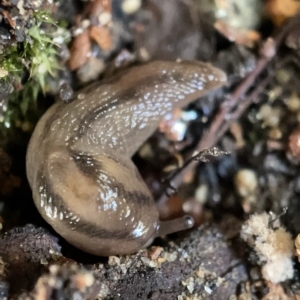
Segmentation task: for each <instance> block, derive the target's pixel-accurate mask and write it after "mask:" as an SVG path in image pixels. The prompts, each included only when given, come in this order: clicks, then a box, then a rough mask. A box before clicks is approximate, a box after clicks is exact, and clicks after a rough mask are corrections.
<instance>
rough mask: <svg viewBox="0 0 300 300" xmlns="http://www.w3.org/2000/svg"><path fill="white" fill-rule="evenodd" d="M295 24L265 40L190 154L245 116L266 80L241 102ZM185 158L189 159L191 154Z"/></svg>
mask: <svg viewBox="0 0 300 300" xmlns="http://www.w3.org/2000/svg"><path fill="white" fill-rule="evenodd" d="M299 23H300V14H298V15H296V16H295V17H294V18H292V19H291V20H290V22H289V23H287V25H286V26H284V28H283V29H282V30H281V31H280V32H279V34H278V35H277V36H276V37H275V38H274V39H273V38H268V39H267V40H266V41H265V42H264V43H263V44H262V47H261V53H260V58H259V59H258V62H257V65H256V67H255V68H254V70H253V71H252V72H251V73H250V74H249V75H248V76H247V77H246V78H245V79H244V80H243V81H242V82H241V83H240V84H239V86H238V87H237V88H236V90H235V91H234V92H233V93H232V94H231V95H230V96H229V97H227V99H226V100H225V102H224V103H223V104H222V105H221V107H220V108H219V110H218V112H217V113H216V115H215V117H214V120H213V121H212V123H211V126H210V128H209V129H208V130H207V131H206V132H205V133H204V135H203V136H202V138H201V140H200V142H199V143H198V145H197V146H196V148H195V150H194V151H193V152H195V151H196V152H200V151H203V150H204V149H208V148H211V147H213V146H214V145H216V143H217V142H218V141H219V140H220V138H221V137H222V136H223V135H224V133H225V132H226V131H227V130H228V129H229V127H230V125H231V124H232V122H234V121H236V120H237V119H239V118H240V117H241V115H242V114H243V113H244V112H245V110H246V109H247V108H248V107H249V105H251V103H252V102H253V101H254V99H256V98H257V97H258V95H259V94H260V93H261V92H262V90H263V89H264V88H265V86H266V85H267V83H268V82H269V79H268V78H266V79H265V80H264V81H263V82H262V83H261V84H259V85H258V86H257V87H255V88H254V90H253V91H252V93H251V94H250V95H248V97H246V98H245V99H244V96H245V95H246V93H247V92H248V91H249V89H250V88H251V87H252V86H253V83H254V82H255V80H256V79H257V78H258V76H259V75H260V74H261V73H262V72H263V70H265V68H266V67H267V65H268V63H269V62H270V60H272V58H273V57H274V56H275V54H276V52H277V49H278V47H279V46H280V45H281V43H282V42H283V40H284V39H285V37H286V36H287V34H288V33H289V32H290V31H291V30H292V29H294V28H295V26H299ZM189 156H191V154H190V155H189ZM190 162H191V161H190V160H189V161H188V165H187V166H186V167H185V168H184V170H182V169H181V170H180V171H181V172H176V174H175V176H174V177H173V178H172V179H171V180H170V183H171V184H172V187H174V188H175V189H176V188H177V187H178V186H179V185H180V183H181V182H182V178H183V176H184V173H186V172H189V171H192V170H193V168H194V164H193V163H190ZM166 199H167V197H166V195H164V194H163V195H161V197H160V198H159V199H158V205H160V206H161V205H163V203H164V202H165V201H166Z"/></svg>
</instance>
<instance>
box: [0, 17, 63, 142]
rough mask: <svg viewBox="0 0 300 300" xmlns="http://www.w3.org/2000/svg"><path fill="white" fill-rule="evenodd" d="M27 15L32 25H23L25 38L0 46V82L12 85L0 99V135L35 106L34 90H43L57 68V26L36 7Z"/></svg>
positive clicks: (36, 93)
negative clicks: (3, 46)
mask: <svg viewBox="0 0 300 300" xmlns="http://www.w3.org/2000/svg"><path fill="white" fill-rule="evenodd" d="M31 18H32V20H33V22H32V24H33V25H32V26H31V27H30V28H29V29H27V32H26V34H27V35H26V39H25V41H24V42H22V43H15V44H12V45H11V46H9V47H6V48H4V49H2V54H1V55H0V86H1V81H2V83H7V84H10V85H11V86H14V87H15V89H14V91H13V92H12V93H11V94H10V95H9V96H8V99H7V100H6V102H7V103H6V104H4V101H5V100H4V97H1V98H2V99H0V137H1V136H2V135H3V134H4V131H5V128H9V127H13V126H14V125H15V123H17V122H18V121H19V120H23V121H24V119H25V116H26V114H27V112H28V110H29V108H30V110H32V111H34V110H36V108H37V101H36V100H37V97H38V94H39V93H40V92H43V93H44V94H45V93H46V92H47V89H48V88H47V84H46V82H47V78H49V76H55V75H56V73H57V71H58V70H59V68H60V66H59V63H58V56H57V47H58V45H56V44H55V43H54V42H53V36H54V33H55V31H57V30H58V29H60V27H59V26H58V25H57V24H56V23H55V21H54V20H53V19H52V18H51V17H50V15H49V13H48V12H45V11H36V12H34V13H33V14H32V16H31ZM44 28H46V29H47V30H45V29H44ZM66 42H67V41H66ZM16 87H19V88H16ZM1 101H2V105H1Z"/></svg>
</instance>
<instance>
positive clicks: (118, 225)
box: [26, 61, 226, 256]
mask: <svg viewBox="0 0 300 300" xmlns="http://www.w3.org/2000/svg"><path fill="white" fill-rule="evenodd" d="M225 81H226V76H225V74H224V73H223V72H222V71H220V70H219V69H216V68H214V67H212V66H211V65H209V64H206V63H200V62H189V61H183V62H181V63H177V62H152V63H149V64H146V65H143V66H138V67H134V68H131V69H129V70H128V71H126V72H124V73H122V74H120V75H119V76H117V77H115V78H113V79H111V80H109V81H107V82H103V83H94V84H92V85H90V86H89V87H87V88H85V89H83V90H82V91H80V92H78V93H77V94H76V95H75V97H74V100H73V101H72V102H70V103H64V102H63V101H59V102H58V103H56V104H54V105H53V106H52V107H50V109H49V110H48V111H47V112H46V113H45V114H44V116H43V117H42V118H41V119H40V121H39V122H38V124H37V126H36V128H35V131H34V133H33V135H32V138H31V140H30V143H29V146H28V151H27V158H26V165H27V176H28V180H29V183H30V186H31V188H32V192H33V198H34V202H35V205H36V206H37V208H38V210H39V212H40V213H41V215H42V216H43V217H44V219H45V220H46V221H47V222H48V223H49V224H50V225H51V226H52V227H53V228H54V229H55V230H56V231H57V232H58V233H59V234H60V235H61V236H63V237H64V238H65V239H66V240H67V241H68V242H70V243H71V244H73V245H74V246H76V247H78V248H80V249H82V250H83V251H86V252H89V253H92V254H95V255H100V256H107V255H116V254H128V253H132V252H136V251H138V250H139V249H140V248H142V247H144V246H145V245H146V244H147V242H148V241H150V240H151V239H152V238H153V237H156V236H159V235H162V234H166V233H170V232H175V231H179V230H183V229H185V228H188V227H189V226H187V224H186V222H185V221H184V219H176V220H172V221H168V222H160V221H159V216H158V211H157V209H156V206H155V202H154V199H153V197H152V195H151V193H150V191H149V190H148V188H147V186H146V184H145V183H144V181H143V180H142V178H141V176H140V174H139V172H138V170H137V169H136V167H135V165H134V164H133V162H132V161H131V156H132V155H133V154H134V153H135V152H136V150H137V149H138V148H139V147H140V146H141V145H142V143H143V142H144V141H145V140H146V139H147V138H148V137H149V136H150V135H151V134H152V133H153V132H154V131H155V129H156V128H157V126H158V124H159V122H160V121H161V119H162V118H163V117H164V115H166V114H167V113H168V112H170V111H172V109H174V108H176V107H182V106H185V105H186V104H188V103H189V102H192V101H193V100H195V99H197V98H198V97H200V96H202V95H203V94H205V93H207V92H208V91H210V90H211V89H214V88H217V87H220V86H221V85H223V84H224V83H225Z"/></svg>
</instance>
